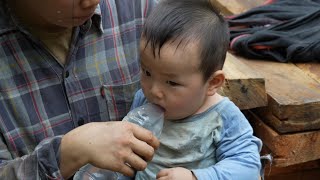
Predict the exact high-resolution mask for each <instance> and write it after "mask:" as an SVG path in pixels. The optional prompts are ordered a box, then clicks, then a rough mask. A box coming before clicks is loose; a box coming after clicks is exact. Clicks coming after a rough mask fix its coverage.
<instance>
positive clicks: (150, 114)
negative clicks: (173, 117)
mask: <svg viewBox="0 0 320 180" xmlns="http://www.w3.org/2000/svg"><path fill="white" fill-rule="evenodd" d="M163 118H164V112H163V109H162V108H161V107H159V106H157V105H155V104H151V103H147V104H144V105H143V106H140V107H138V108H135V109H133V110H132V111H130V112H129V113H128V114H127V116H125V117H124V118H123V121H128V122H131V123H134V124H137V125H139V126H142V127H144V128H145V129H148V130H149V131H151V132H152V133H153V134H154V135H155V136H156V137H157V138H159V137H160V135H161V131H162V128H163V121H164V120H163Z"/></svg>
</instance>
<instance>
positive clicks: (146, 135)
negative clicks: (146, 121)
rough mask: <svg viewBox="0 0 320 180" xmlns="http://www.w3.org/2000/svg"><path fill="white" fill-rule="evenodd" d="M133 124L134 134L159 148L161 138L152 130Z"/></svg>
mask: <svg viewBox="0 0 320 180" xmlns="http://www.w3.org/2000/svg"><path fill="white" fill-rule="evenodd" d="M131 124H132V132H133V135H134V136H135V137H136V138H137V139H139V140H141V141H144V142H146V143H147V144H149V145H150V146H152V147H153V148H154V149H157V148H158V147H159V145H160V142H159V140H158V139H157V138H156V137H155V136H154V135H153V134H152V132H151V131H149V130H147V129H144V128H142V127H140V126H138V125H136V124H133V123H131Z"/></svg>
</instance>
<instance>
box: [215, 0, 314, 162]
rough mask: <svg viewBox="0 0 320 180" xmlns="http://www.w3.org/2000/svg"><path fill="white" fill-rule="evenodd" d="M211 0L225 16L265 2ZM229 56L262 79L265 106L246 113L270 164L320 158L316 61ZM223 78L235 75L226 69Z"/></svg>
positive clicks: (252, 0)
mask: <svg viewBox="0 0 320 180" xmlns="http://www.w3.org/2000/svg"><path fill="white" fill-rule="evenodd" d="M211 1H212V2H213V4H215V5H216V6H217V7H218V8H219V9H220V10H221V11H222V12H223V13H224V14H226V15H232V14H239V13H241V12H244V11H246V10H248V9H250V8H253V7H256V6H259V5H262V4H263V3H264V2H265V0H211ZM228 57H231V56H230V55H229V56H228ZM232 58H235V59H236V60H237V61H239V62H241V63H243V64H245V65H247V67H248V68H251V69H252V70H254V71H256V72H257V73H259V74H260V76H262V77H263V78H264V79H265V88H266V93H267V97H268V103H267V105H266V106H265V107H262V106H260V107H257V108H254V109H250V110H249V111H248V112H247V113H246V115H247V116H248V119H249V120H250V122H251V123H252V126H253V128H254V131H255V133H256V135H257V136H258V137H260V138H261V139H262V141H263V143H264V145H265V149H267V151H269V152H270V153H272V155H273V156H274V161H273V166H275V167H286V166H290V165H295V164H301V163H304V162H308V161H313V160H317V159H320V64H319V63H300V64H293V63H278V62H274V61H263V60H248V59H245V58H241V57H239V56H232ZM233 61H235V60H233ZM227 66H229V65H228V64H227ZM226 68H227V67H226ZM227 77H234V78H235V79H236V77H237V75H236V74H233V72H232V71H228V72H227ZM249 87H250V85H249ZM233 93H237V92H233ZM240 95H241V93H240ZM233 96H234V95H233ZM261 96H262V95H258V96H257V97H256V98H260V97H261ZM254 101H256V102H258V101H259V100H254ZM319 167H320V166H319Z"/></svg>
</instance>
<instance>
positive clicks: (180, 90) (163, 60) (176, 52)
mask: <svg viewBox="0 0 320 180" xmlns="http://www.w3.org/2000/svg"><path fill="white" fill-rule="evenodd" d="M157 53H158V51H156V57H154V56H153V52H152V50H151V48H150V46H149V45H148V46H147V47H146V48H145V41H144V39H142V40H141V43H140V54H141V86H142V90H143V92H144V94H145V96H146V98H147V99H148V101H150V102H152V103H155V104H158V105H160V106H161V107H163V108H164V109H165V118H166V119H168V120H178V119H182V118H185V117H188V116H190V115H193V114H195V113H197V112H198V111H199V109H200V108H201V107H202V106H203V105H204V102H205V100H206V98H207V87H208V84H207V82H203V74H202V72H200V71H199V68H198V67H199V62H200V59H199V53H198V47H197V44H196V43H189V44H188V45H187V46H184V45H182V44H181V45H180V46H179V47H178V48H177V43H170V42H168V43H166V44H165V45H164V46H163V47H162V48H161V51H160V57H159V55H158V54H157Z"/></svg>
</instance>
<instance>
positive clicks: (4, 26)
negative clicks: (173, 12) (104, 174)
mask: <svg viewBox="0 0 320 180" xmlns="http://www.w3.org/2000/svg"><path fill="white" fill-rule="evenodd" d="M3 1H4V0H0V133H1V140H0V179H16V178H19V179H32V180H34V179H43V178H48V179H62V177H61V175H60V172H59V156H58V155H59V145H60V140H61V136H60V135H63V134H65V133H67V132H69V131H70V130H72V129H74V128H76V127H78V126H80V125H82V124H84V123H88V122H93V121H109V120H121V119H122V117H124V116H125V115H126V113H127V112H128V110H129V108H130V106H131V102H132V99H133V96H134V93H135V92H136V90H137V89H138V88H139V62H138V60H139V54H138V48H139V38H140V33H141V28H142V25H143V22H144V18H145V16H146V14H147V13H148V12H149V11H150V9H151V7H152V6H153V5H154V2H152V1H148V0H105V1H101V3H100V6H99V7H98V8H97V10H96V13H95V15H94V16H93V17H92V18H91V20H89V21H88V22H87V23H86V24H84V25H82V26H81V27H77V28H76V29H75V30H74V35H73V36H74V37H73V39H72V44H71V46H70V54H69V56H68V59H67V62H68V63H67V64H66V65H65V66H64V67H63V66H61V65H60V64H59V63H58V61H57V60H56V59H55V58H54V56H52V54H51V53H50V52H48V51H47V49H46V48H45V46H43V44H42V43H41V42H40V41H39V40H38V39H36V38H34V37H33V36H31V35H30V34H29V33H28V31H26V30H25V29H24V28H23V27H22V26H20V25H19V24H18V23H17V22H16V21H15V19H14V18H13V17H11V15H10V12H9V11H8V9H7V8H4V7H5V5H4V2H3ZM39 143H40V144H39ZM37 145H38V146H37Z"/></svg>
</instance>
